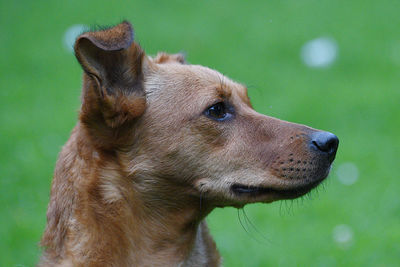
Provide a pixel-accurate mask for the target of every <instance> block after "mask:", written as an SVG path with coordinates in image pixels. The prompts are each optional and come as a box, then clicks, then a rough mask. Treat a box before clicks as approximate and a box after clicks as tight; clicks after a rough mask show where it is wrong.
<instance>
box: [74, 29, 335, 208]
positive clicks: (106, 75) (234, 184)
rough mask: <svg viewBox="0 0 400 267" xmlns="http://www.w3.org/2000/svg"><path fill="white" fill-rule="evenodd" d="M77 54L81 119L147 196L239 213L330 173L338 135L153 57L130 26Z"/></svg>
mask: <svg viewBox="0 0 400 267" xmlns="http://www.w3.org/2000/svg"><path fill="white" fill-rule="evenodd" d="M75 52H76V56H77V58H78V60H79V62H80V64H81V65H82V67H83V69H84V71H85V74H84V86H83V94H82V108H81V112H80V120H81V122H82V124H83V125H84V127H85V130H86V132H87V133H88V136H89V138H90V140H91V142H92V143H93V145H94V147H95V148H96V149H97V150H99V151H105V152H107V153H112V154H118V162H119V166H121V168H122V169H123V170H121V171H122V172H123V173H125V174H126V177H129V178H130V179H132V180H133V183H132V184H133V185H134V186H136V187H137V188H138V191H140V188H148V187H149V185H150V187H152V188H154V190H155V191H156V192H157V194H158V196H159V197H160V198H162V195H163V194H164V195H167V194H175V195H179V194H188V195H191V196H195V197H200V196H201V197H202V198H203V199H204V201H208V203H211V204H210V205H213V206H226V205H233V206H238V207H240V206H242V205H244V204H247V203H251V202H271V201H275V200H279V199H290V198H296V197H299V196H301V195H303V194H305V193H307V192H309V191H310V190H311V189H312V188H314V187H315V186H317V185H318V184H319V183H320V182H321V181H322V180H324V179H325V178H326V177H327V175H328V173H329V170H330V166H331V164H332V162H333V160H334V158H335V154H336V150H337V147H338V138H337V137H336V136H335V135H333V134H331V133H328V132H323V131H319V130H315V129H312V128H309V127H307V126H303V125H299V124H294V123H289V122H286V121H281V120H278V119H275V118H272V117H268V116H265V115H262V114H259V113H257V112H256V111H254V109H253V108H252V106H251V104H250V100H249V98H248V96H247V89H246V87H245V86H243V85H241V84H239V83H236V82H234V81H232V80H231V79H229V78H227V77H226V76H224V75H222V74H220V73H219V72H217V71H215V70H212V69H209V68H206V67H203V66H198V65H190V64H186V62H185V60H184V57H183V56H182V55H180V54H176V55H168V54H165V53H161V54H159V55H158V56H156V57H154V58H152V57H149V56H147V55H145V53H144V51H143V50H142V49H141V48H140V46H139V45H138V44H137V43H135V42H134V41H133V31H132V27H131V25H130V24H129V23H127V22H123V23H121V24H119V25H117V26H115V27H113V28H110V29H106V30H101V31H96V32H88V33H84V34H82V35H81V36H79V37H78V39H77V41H76V44H75ZM145 184H146V186H144V185H145ZM147 190H148V189H147Z"/></svg>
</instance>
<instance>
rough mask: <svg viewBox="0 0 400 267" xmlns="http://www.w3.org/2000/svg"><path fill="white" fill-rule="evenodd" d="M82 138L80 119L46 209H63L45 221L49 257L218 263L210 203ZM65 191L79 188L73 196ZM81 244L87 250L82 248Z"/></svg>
mask: <svg viewBox="0 0 400 267" xmlns="http://www.w3.org/2000/svg"><path fill="white" fill-rule="evenodd" d="M84 140H88V139H87V136H84V131H83V130H82V127H81V126H80V125H78V126H77V127H76V128H75V130H74V131H73V133H72V135H71V138H70V140H69V141H68V143H67V144H66V146H65V147H64V148H63V151H62V152H61V154H60V157H59V160H58V162H57V167H56V173H55V177H54V180H53V185H52V200H51V203H52V205H50V206H49V211H48V213H49V218H50V217H52V218H53V217H57V214H61V213H62V214H63V217H62V218H60V219H59V220H58V221H49V223H48V225H47V228H46V232H45V235H44V237H43V240H42V244H43V245H45V246H46V247H47V250H46V253H45V254H44V256H43V257H44V258H46V257H48V258H58V259H62V260H63V262H66V263H68V258H71V259H74V262H71V263H72V265H79V264H80V263H85V264H87V263H89V262H92V263H93V264H96V263H98V262H103V263H110V264H111V263H112V264H116V265H118V266H130V265H135V266H161V265H164V266H165V265H168V266H186V265H193V266H203V265H204V266H218V265H219V259H220V257H219V255H218V252H217V250H216V247H215V243H214V241H213V240H212V238H211V236H210V235H209V233H208V229H207V226H206V223H205V222H204V221H203V219H204V217H205V216H206V215H207V214H208V213H209V212H210V211H211V210H212V209H211V208H209V207H207V206H206V205H204V204H201V201H200V198H199V197H196V196H194V195H192V194H190V193H189V194H188V193H187V192H185V190H184V189H183V188H181V187H179V186H175V187H171V184H168V183H167V180H166V178H165V177H164V178H162V177H156V176H149V175H148V173H147V174H144V173H141V172H140V171H136V172H130V173H127V172H126V168H125V167H124V163H123V162H124V161H123V159H122V157H123V156H122V154H123V153H122V154H120V153H121V152H112V153H111V152H105V151H99V150H98V149H95V148H94V147H93V146H91V145H90V144H88V143H87V141H86V142H85V141H84ZM150 185H151V186H150ZM65 188H67V191H65ZM62 190H64V192H61V191H62ZM67 194H73V195H74V196H75V197H74V198H73V201H72V202H71V199H72V198H71V197H70V196H67ZM60 196H61V197H60ZM66 211H68V213H67V212H66ZM55 214H56V215H55ZM66 233H68V234H67V235H66ZM55 236H57V237H55ZM54 240H57V241H58V242H57V243H56V242H55V241H54ZM82 251H87V254H85V255H79V254H77V253H81V252H82ZM43 262H45V259H44V260H43ZM89 265H90V264H89Z"/></svg>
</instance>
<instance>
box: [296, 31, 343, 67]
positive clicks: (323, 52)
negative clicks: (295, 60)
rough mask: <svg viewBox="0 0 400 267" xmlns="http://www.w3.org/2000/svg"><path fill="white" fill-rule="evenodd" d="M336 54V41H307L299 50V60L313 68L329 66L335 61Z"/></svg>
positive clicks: (323, 38) (324, 38)
mask: <svg viewBox="0 0 400 267" xmlns="http://www.w3.org/2000/svg"><path fill="white" fill-rule="evenodd" d="M337 53H338V47H337V44H336V41H335V40H334V39H332V38H327V37H320V38H317V39H314V40H311V41H308V42H307V43H305V44H304V45H303V47H302V48H301V58H302V59H303V62H304V64H306V65H307V66H309V67H313V68H321V67H327V66H329V65H331V64H332V63H333V62H334V61H335V60H336V57H337Z"/></svg>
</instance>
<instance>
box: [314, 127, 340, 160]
mask: <svg viewBox="0 0 400 267" xmlns="http://www.w3.org/2000/svg"><path fill="white" fill-rule="evenodd" d="M311 144H312V146H314V147H315V148H317V149H318V150H320V151H322V152H325V153H328V154H329V155H330V156H331V155H333V156H335V154H336V151H337V148H338V145H339V139H338V138H337V136H336V135H334V134H333V133H329V132H316V133H314V134H313V136H312V140H311Z"/></svg>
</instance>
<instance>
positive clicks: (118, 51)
mask: <svg viewBox="0 0 400 267" xmlns="http://www.w3.org/2000/svg"><path fill="white" fill-rule="evenodd" d="M75 55H76V58H77V59H78V61H79V63H80V64H81V66H82V68H83V70H84V71H85V74H84V86H83V94H82V101H83V103H82V110H81V120H83V121H84V122H87V123H91V122H90V120H91V119H93V118H94V117H95V118H96V120H99V116H102V117H103V119H104V122H105V123H106V125H108V126H109V127H111V128H115V127H118V126H120V125H122V124H124V123H125V122H126V121H129V120H132V119H134V118H136V117H138V116H140V115H141V114H142V113H143V112H144V109H145V106H146V101H145V93H144V89H143V81H144V78H143V69H142V67H143V66H142V65H143V64H142V63H143V60H144V57H145V54H144V52H143V50H142V49H141V48H140V46H139V45H138V44H136V43H135V42H133V29H132V26H131V24H130V23H129V22H126V21H124V22H122V23H121V24H118V25H117V26H115V27H112V28H109V29H105V30H100V31H94V32H86V33H83V34H82V35H80V36H79V37H78V38H77V40H76V42H75ZM97 123H99V121H97Z"/></svg>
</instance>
